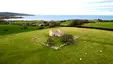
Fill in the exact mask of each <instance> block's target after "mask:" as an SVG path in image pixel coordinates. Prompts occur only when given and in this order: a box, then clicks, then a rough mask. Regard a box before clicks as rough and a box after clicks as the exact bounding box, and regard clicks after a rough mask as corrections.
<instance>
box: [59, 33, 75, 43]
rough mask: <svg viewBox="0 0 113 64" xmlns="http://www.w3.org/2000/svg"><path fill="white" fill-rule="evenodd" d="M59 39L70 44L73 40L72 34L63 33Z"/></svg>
mask: <svg viewBox="0 0 113 64" xmlns="http://www.w3.org/2000/svg"><path fill="white" fill-rule="evenodd" d="M60 41H61V42H63V43H67V44H72V43H73V42H74V39H73V35H71V34H64V35H62V36H61V37H60Z"/></svg>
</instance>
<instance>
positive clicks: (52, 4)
mask: <svg viewBox="0 0 113 64" xmlns="http://www.w3.org/2000/svg"><path fill="white" fill-rule="evenodd" d="M0 12H18V13H28V14H43V15H113V0H1V1H0Z"/></svg>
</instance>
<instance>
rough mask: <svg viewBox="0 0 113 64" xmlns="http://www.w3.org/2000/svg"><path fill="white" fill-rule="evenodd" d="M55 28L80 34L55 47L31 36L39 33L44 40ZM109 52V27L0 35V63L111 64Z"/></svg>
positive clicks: (112, 50)
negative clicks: (70, 42) (74, 39)
mask: <svg viewBox="0 0 113 64" xmlns="http://www.w3.org/2000/svg"><path fill="white" fill-rule="evenodd" d="M12 28H14V27H12ZM57 29H60V30H61V31H63V32H64V33H68V34H73V35H74V36H81V38H80V39H79V40H78V41H76V42H75V43H74V44H73V45H69V46H65V47H63V48H62V49H61V50H58V51H56V50H53V49H50V48H48V47H45V46H43V45H41V44H40V43H37V42H35V41H33V40H32V38H34V37H36V36H39V37H40V41H41V42H44V41H45V40H47V38H48V31H49V30H57ZM112 54H113V32H111V31H104V30H96V29H84V28H70V27H58V28H50V29H43V30H36V31H30V32H21V33H20V32H18V33H14V34H8V35H1V36H0V64H113V56H112ZM81 59H82V60H81Z"/></svg>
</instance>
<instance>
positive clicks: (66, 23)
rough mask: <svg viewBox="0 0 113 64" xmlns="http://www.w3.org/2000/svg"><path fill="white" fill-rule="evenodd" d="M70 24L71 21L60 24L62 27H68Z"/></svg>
mask: <svg viewBox="0 0 113 64" xmlns="http://www.w3.org/2000/svg"><path fill="white" fill-rule="evenodd" d="M71 23H72V21H71V20H68V21H66V22H62V23H61V25H63V26H68V25H70V24H71Z"/></svg>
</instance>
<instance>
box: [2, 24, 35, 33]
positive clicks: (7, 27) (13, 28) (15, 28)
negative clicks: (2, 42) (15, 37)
mask: <svg viewBox="0 0 113 64" xmlns="http://www.w3.org/2000/svg"><path fill="white" fill-rule="evenodd" d="M21 28H23V27H22V26H16V25H0V35H7V34H13V33H19V32H26V31H33V30H36V27H28V29H25V30H23V29H21ZM4 30H8V31H4Z"/></svg>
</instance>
